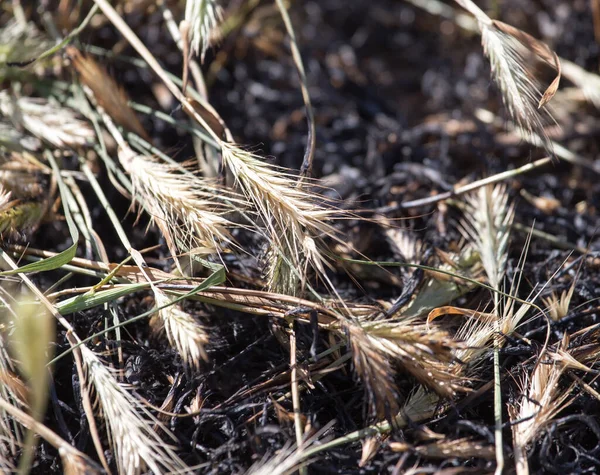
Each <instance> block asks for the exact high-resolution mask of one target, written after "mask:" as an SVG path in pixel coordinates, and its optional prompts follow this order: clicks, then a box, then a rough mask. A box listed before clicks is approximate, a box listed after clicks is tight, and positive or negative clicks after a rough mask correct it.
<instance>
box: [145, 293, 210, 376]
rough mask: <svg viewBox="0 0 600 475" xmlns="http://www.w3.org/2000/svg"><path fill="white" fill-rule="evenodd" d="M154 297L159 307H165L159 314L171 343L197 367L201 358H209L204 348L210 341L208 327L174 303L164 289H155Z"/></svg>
mask: <svg viewBox="0 0 600 475" xmlns="http://www.w3.org/2000/svg"><path fill="white" fill-rule="evenodd" d="M154 299H155V300H156V306H157V307H165V308H163V309H162V310H159V311H158V312H157V314H158V318H159V319H160V323H161V326H162V329H163V330H164V331H165V333H166V334H167V338H168V339H169V343H170V344H171V346H172V347H174V348H176V349H177V351H178V352H179V354H180V355H181V358H182V359H183V361H184V362H185V363H186V364H188V365H190V366H193V367H195V368H197V367H198V366H199V365H200V360H201V359H203V360H205V361H206V360H207V359H208V355H207V354H206V351H205V350H204V346H205V345H206V344H207V343H208V341H209V338H208V334H207V332H206V329H205V328H204V326H202V325H201V324H200V322H198V320H196V319H195V318H194V317H193V316H192V315H190V314H189V313H187V312H185V311H184V310H183V309H182V308H181V306H180V305H179V304H174V303H172V299H171V298H170V297H168V296H167V295H166V294H165V293H164V292H163V291H162V290H160V289H155V290H154ZM167 305H168V306H167Z"/></svg>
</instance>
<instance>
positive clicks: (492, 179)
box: [377, 157, 552, 213]
mask: <svg viewBox="0 0 600 475" xmlns="http://www.w3.org/2000/svg"><path fill="white" fill-rule="evenodd" d="M549 163H552V158H550V157H545V158H540V159H539V160H536V161H534V162H531V163H527V164H525V165H523V166H521V167H519V168H515V169H514V170H508V171H505V172H502V173H497V174H496V175H492V176H489V177H487V178H483V179H481V180H477V181H474V182H473V183H469V184H468V185H463V186H459V187H456V188H454V189H453V190H450V191H446V192H444V193H440V194H438V195H435V196H428V197H427V198H421V199H418V200H412V201H405V202H403V203H400V204H399V205H393V206H386V207H384V208H379V209H378V210H377V211H378V212H380V213H383V212H389V211H393V210H396V209H409V208H418V207H420V206H427V205H431V204H434V203H439V202H440V201H445V200H447V199H450V198H455V197H457V196H460V195H464V194H465V193H469V192H470V191H474V190H477V189H478V188H481V187H483V186H486V185H492V184H494V183H499V182H501V181H504V180H507V179H508V178H513V177H515V176H518V175H522V174H523V173H527V172H529V171H531V170H535V169H537V168H541V167H543V166H544V165H547V164H549Z"/></svg>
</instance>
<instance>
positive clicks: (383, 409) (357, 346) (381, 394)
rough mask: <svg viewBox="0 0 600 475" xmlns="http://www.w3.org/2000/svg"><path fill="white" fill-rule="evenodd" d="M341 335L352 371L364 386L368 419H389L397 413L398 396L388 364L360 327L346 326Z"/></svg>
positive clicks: (392, 371)
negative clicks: (344, 334) (348, 349)
mask: <svg viewBox="0 0 600 475" xmlns="http://www.w3.org/2000/svg"><path fill="white" fill-rule="evenodd" d="M345 331H346V335H347V337H348V342H349V343H350V349H351V351H352V361H353V362H354V370H355V371H356V374H357V375H358V377H359V378H360V380H361V381H362V382H363V384H364V385H365V390H366V393H367V397H368V402H369V409H370V412H371V416H372V417H376V418H377V419H380V420H381V419H391V418H392V417H393V416H394V415H395V414H397V413H398V411H399V409H400V405H399V400H400V394H399V393H398V388H397V387H396V382H395V378H394V376H395V371H394V368H393V365H392V363H391V361H390V360H389V358H388V357H387V356H386V355H385V354H384V353H383V352H381V351H379V350H378V348H377V347H376V346H375V345H373V344H372V342H371V340H370V339H369V338H368V335H367V334H366V332H365V331H364V330H363V329H362V328H361V327H360V326H358V325H352V324H348V325H346V327H345Z"/></svg>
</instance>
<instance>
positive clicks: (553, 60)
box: [454, 0, 561, 152]
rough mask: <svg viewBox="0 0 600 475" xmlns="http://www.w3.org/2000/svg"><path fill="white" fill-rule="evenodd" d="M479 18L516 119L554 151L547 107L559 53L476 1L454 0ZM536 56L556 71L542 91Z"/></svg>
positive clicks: (496, 78) (554, 86)
mask: <svg viewBox="0 0 600 475" xmlns="http://www.w3.org/2000/svg"><path fill="white" fill-rule="evenodd" d="M454 1H455V2H456V3H458V4H459V5H460V6H462V7H463V8H464V9H466V10H467V11H468V12H469V13H471V14H472V15H473V16H474V17H475V19H476V20H477V24H478V25H479V30H480V32H481V42H482V45H483V50H484V53H485V55H486V56H487V57H488V59H489V60H490V65H491V69H492V77H493V79H494V81H495V82H496V83H497V84H498V86H499V88H500V91H501V93H502V99H503V101H504V104H505V106H506V108H507V109H508V112H509V114H510V116H511V118H512V119H513V121H514V122H515V123H516V124H518V126H519V127H520V128H521V130H522V131H523V132H524V133H525V134H526V135H527V136H529V137H531V136H532V135H534V134H537V135H539V136H540V137H543V142H544V146H545V147H546V148H547V149H548V150H549V151H550V152H551V145H550V141H549V139H548V137H547V135H546V133H545V131H544V127H545V124H546V123H547V122H552V121H553V119H552V116H551V114H550V112H549V111H548V108H545V107H544V106H545V105H546V104H547V103H548V101H550V99H552V97H553V96H554V94H555V93H556V91H557V89H558V85H559V82H560V77H561V64H560V61H559V59H558V56H557V55H556V54H555V53H554V52H553V51H552V50H551V49H550V48H549V47H548V46H546V45H545V44H544V43H542V42H541V41H539V40H537V39H535V38H533V37H532V36H531V35H528V34H527V33H525V32H523V31H521V30H519V29H517V28H514V27H512V26H510V25H507V24H506V23H502V22H500V21H497V20H492V19H491V18H490V17H489V16H487V15H486V14H485V13H484V12H483V10H481V9H480V8H479V7H478V6H477V5H475V3H473V1H472V0H454ZM531 57H536V58H538V59H539V60H541V61H542V62H543V63H545V64H547V65H549V66H550V67H552V68H554V69H555V70H556V73H557V75H556V77H555V79H554V80H553V81H552V83H551V84H550V85H549V86H548V87H547V88H546V90H545V91H543V92H542V86H541V84H540V82H539V81H538V79H537V78H536V76H535V74H534V73H533V72H532V70H531V67H530V66H529V62H530V59H531Z"/></svg>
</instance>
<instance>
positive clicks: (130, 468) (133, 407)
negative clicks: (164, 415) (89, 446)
mask: <svg viewBox="0 0 600 475" xmlns="http://www.w3.org/2000/svg"><path fill="white" fill-rule="evenodd" d="M80 351H81V356H82V361H83V364H84V368H85V370H86V378H87V381H86V383H87V384H88V385H89V386H90V392H91V393H92V394H95V396H96V399H97V407H98V409H99V410H100V411H101V413H102V416H103V417H104V422H105V424H106V430H107V432H108V438H109V441H110V446H111V448H112V450H113V452H114V457H115V460H116V463H117V467H118V470H119V473H122V474H127V475H139V474H142V473H145V472H146V471H147V470H152V471H153V472H154V473H164V472H165V471H166V472H176V473H180V472H183V471H186V470H187V467H186V465H185V463H184V462H183V461H182V460H181V459H180V458H179V457H178V456H177V455H176V454H175V452H174V451H173V449H172V448H171V447H170V446H168V445H167V444H165V442H164V441H163V440H162V439H161V438H160V437H159V435H158V433H157V432H156V430H155V427H160V428H162V425H161V424H160V422H159V421H158V420H157V419H156V418H154V417H153V416H152V415H151V414H149V413H148V411H147V410H146V409H144V407H143V406H142V405H141V404H140V403H139V402H138V401H137V399H135V398H134V397H133V396H132V395H131V394H129V393H128V392H127V391H126V390H125V389H124V388H123V387H122V386H121V385H120V384H119V383H118V382H117V380H116V378H115V377H114V376H113V374H112V373H111V372H110V370H109V369H108V368H107V367H106V366H105V365H104V364H102V362H101V361H100V359H99V358H98V357H97V356H96V354H95V353H93V352H92V351H91V350H90V349H88V348H87V347H85V346H81V347H80Z"/></svg>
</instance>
